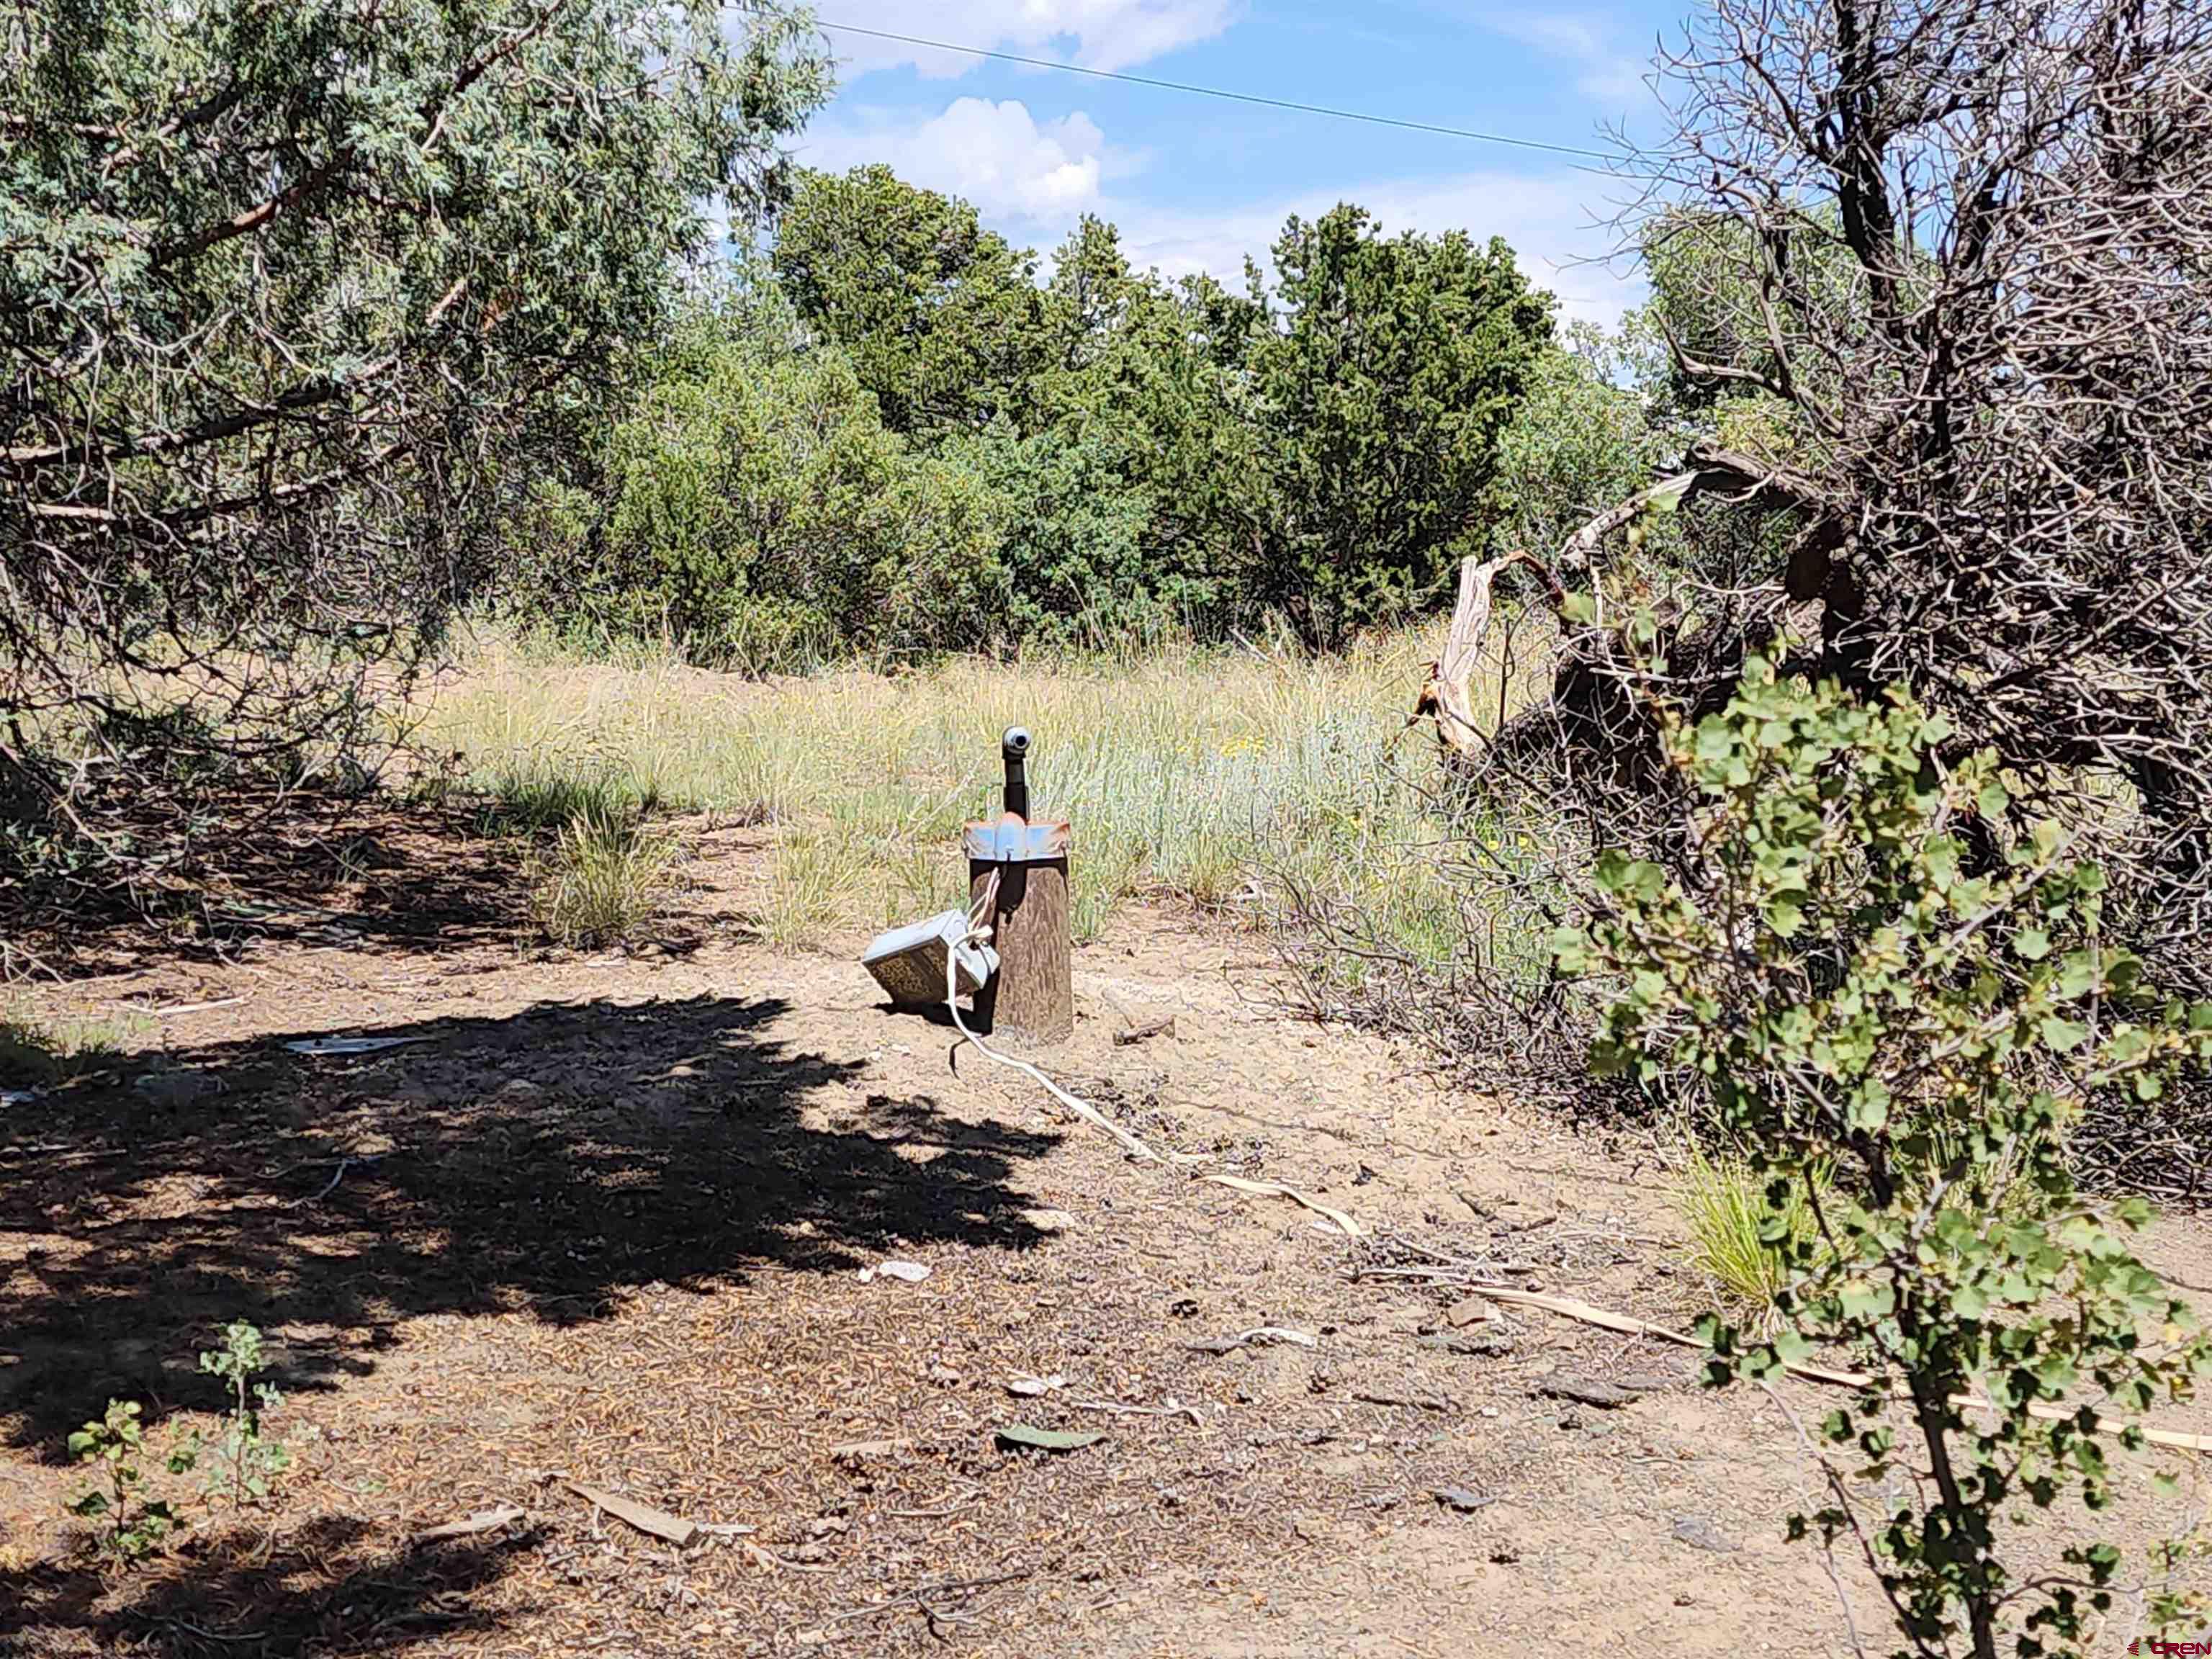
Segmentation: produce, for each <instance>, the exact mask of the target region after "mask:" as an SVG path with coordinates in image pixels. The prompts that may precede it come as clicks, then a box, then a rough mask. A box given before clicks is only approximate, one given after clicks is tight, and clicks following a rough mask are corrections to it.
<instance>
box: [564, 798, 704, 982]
mask: <svg viewBox="0 0 2212 1659" xmlns="http://www.w3.org/2000/svg"><path fill="white" fill-rule="evenodd" d="M677 854H678V847H677V843H676V838H675V837H674V836H670V835H666V834H665V833H663V832H661V831H659V830H656V829H653V828H651V827H650V826H649V825H647V823H645V822H644V819H643V818H642V817H641V814H640V812H639V811H638V810H637V809H636V808H635V806H631V805H627V804H625V803H621V802H615V803H611V804H599V805H586V806H583V807H580V808H579V809H578V810H577V811H576V812H575V814H574V816H573V817H570V818H569V820H568V823H565V824H563V825H562V827H561V830H560V833H559V835H558V836H556V838H555V840H554V842H553V845H552V847H551V848H550V850H549V851H548V852H547V853H546V854H544V857H543V858H542V859H540V860H537V861H536V864H535V867H534V869H533V871H532V875H533V878H534V880H533V887H532V894H531V912H532V917H533V918H534V920H535V921H536V922H537V924H538V929H539V931H540V932H542V933H544V935H545V937H546V938H548V939H552V940H554V941H555V942H556V943H557V944H561V945H568V946H569V947H570V948H572V949H579V950H585V949H594V948H597V947H599V946H600V945H618V944H623V943H625V942H627V941H629V940H631V939H635V938H637V937H638V936H640V934H641V933H642V932H643V931H644V929H645V928H646V927H647V924H648V923H650V922H651V921H652V920H653V916H654V915H657V914H658V913H659V909H660V908H661V904H662V902H663V901H664V900H665V898H666V896H667V895H668V891H669V889H670V887H671V885H672V884H673V882H674V878H675V867H676V860H677Z"/></svg>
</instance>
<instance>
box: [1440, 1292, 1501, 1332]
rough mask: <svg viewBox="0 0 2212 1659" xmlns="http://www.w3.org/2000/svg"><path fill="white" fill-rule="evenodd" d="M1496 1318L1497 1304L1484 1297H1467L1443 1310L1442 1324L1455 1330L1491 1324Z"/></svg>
mask: <svg viewBox="0 0 2212 1659" xmlns="http://www.w3.org/2000/svg"><path fill="white" fill-rule="evenodd" d="M1497 1318H1498V1304H1496V1303H1495V1302H1492V1300H1491V1299H1490V1298H1489V1297H1486V1296H1470V1297H1465V1298H1463V1299H1462V1300H1461V1301H1458V1302H1455V1303H1453V1304H1451V1306H1450V1307H1449V1308H1447V1309H1446V1310H1444V1322H1445V1323H1446V1324H1448V1325H1451V1326H1453V1327H1455V1328H1456V1327H1458V1326H1461V1325H1488V1324H1492V1323H1495V1322H1496V1321H1497Z"/></svg>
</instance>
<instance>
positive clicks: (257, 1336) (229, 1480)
mask: <svg viewBox="0 0 2212 1659" xmlns="http://www.w3.org/2000/svg"><path fill="white" fill-rule="evenodd" d="M265 1364H266V1350H265V1348H264V1345H263V1342H262V1338H261V1333H260V1331H259V1330H258V1329H257V1328H255V1327H254V1326H252V1325H250V1324H248V1323H247V1322H246V1321H245V1320H242V1319H239V1320H234V1321H232V1322H230V1323H229V1324H228V1325H226V1326H225V1327H224V1328H223V1332H222V1346H221V1347H220V1348H216V1349H212V1350H209V1351H206V1352H202V1353H201V1355H200V1370H203V1371H205V1372H207V1373H209V1374H210V1375H211V1376H219V1377H221V1378H222V1381H223V1384H224V1386H225V1388H226V1389H228V1391H229V1395H230V1407H229V1412H228V1415H227V1417H226V1418H225V1419H224V1423H223V1429H222V1438H221V1439H219V1440H217V1441H216V1443H214V1444H213V1445H212V1446H210V1447H205V1448H203V1449H205V1450H206V1451H208V1453H209V1454H210V1456H211V1457H212V1458H213V1459H214V1461H215V1464H216V1467H215V1468H214V1469H212V1470H210V1472H209V1474H208V1477H207V1482H206V1486H205V1488H204V1490H206V1491H208V1492H210V1493H212V1492H228V1493H229V1495H230V1504H231V1507H232V1508H233V1509H243V1508H244V1507H245V1506H246V1500H247V1499H249V1498H252V1499H257V1500H258V1499H259V1498H266V1497H267V1496H268V1495H269V1488H270V1483H271V1482H273V1481H274V1480H276V1477H277V1476H278V1475H280V1474H283V1472H284V1471H285V1470H286V1469H288V1468H290V1467H291V1466H292V1454H291V1452H290V1451H289V1449H286V1447H285V1445H284V1443H283V1441H281V1440H277V1439H274V1438H272V1437H269V1436H267V1435H264V1434H263V1433H262V1431H261V1413H264V1412H269V1411H275V1410H276V1408H277V1407H279V1406H281V1405H283V1403H284V1396H283V1395H282V1394H281V1393H279V1392H278V1391H277V1389H276V1386H275V1385H274V1384H272V1383H263V1382H258V1381H257V1380H256V1379H257V1377H258V1376H259V1374H260V1372H261V1371H262V1370H263V1369H264V1366H265Z"/></svg>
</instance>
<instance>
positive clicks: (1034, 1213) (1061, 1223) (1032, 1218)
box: [1022, 1206, 1075, 1233]
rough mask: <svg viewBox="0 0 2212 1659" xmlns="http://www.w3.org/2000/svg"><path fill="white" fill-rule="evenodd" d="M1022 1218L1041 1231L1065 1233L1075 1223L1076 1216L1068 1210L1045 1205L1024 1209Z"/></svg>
mask: <svg viewBox="0 0 2212 1659" xmlns="http://www.w3.org/2000/svg"><path fill="white" fill-rule="evenodd" d="M1022 1219H1023V1220H1024V1221H1026V1222H1028V1223H1029V1224H1030V1226H1032V1227H1034V1228H1036V1230H1037V1231H1039V1232H1041V1233H1064V1232H1066V1231H1067V1230H1068V1229H1069V1228H1070V1227H1073V1225H1075V1218H1074V1217H1073V1216H1072V1215H1070V1214H1069V1213H1068V1212H1066V1211H1065V1210H1054V1209H1050V1208H1047V1207H1045V1206H1036V1207H1035V1208H1031V1209H1027V1210H1024V1211H1023V1212H1022Z"/></svg>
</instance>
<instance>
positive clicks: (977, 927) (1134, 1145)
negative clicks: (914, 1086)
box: [945, 871, 1166, 1164]
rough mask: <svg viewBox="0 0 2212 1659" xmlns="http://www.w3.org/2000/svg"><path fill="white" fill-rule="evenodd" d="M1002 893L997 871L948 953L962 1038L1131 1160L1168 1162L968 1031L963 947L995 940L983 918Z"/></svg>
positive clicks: (948, 989)
mask: <svg viewBox="0 0 2212 1659" xmlns="http://www.w3.org/2000/svg"><path fill="white" fill-rule="evenodd" d="M998 891H999V877H998V872H995V871H994V872H992V875H991V881H990V884H989V885H988V886H987V887H986V888H984V890H983V896H982V897H981V899H980V900H978V901H977V902H976V904H975V908H973V909H971V910H970V911H969V913H968V932H967V933H966V935H965V936H964V937H963V939H961V940H960V941H959V944H957V945H952V946H951V947H950V948H949V949H947V950H946V951H945V1006H946V1007H947V1008H949V1009H951V1011H952V1023H953V1024H955V1025H956V1026H957V1027H958V1028H959V1030H960V1035H961V1036H963V1037H966V1038H967V1039H968V1041H969V1042H972V1043H974V1044H975V1047H976V1048H980V1049H981V1050H982V1052H983V1058H984V1059H986V1060H996V1061H997V1062H998V1063H999V1064H1000V1065H1001V1066H1012V1067H1013V1068H1014V1070H1016V1071H1018V1072H1026V1073H1029V1075H1030V1076H1031V1077H1033V1078H1035V1079H1036V1080H1037V1081H1038V1082H1039V1083H1042V1085H1044V1086H1045V1087H1046V1088H1047V1089H1048V1090H1049V1091H1051V1093H1052V1097H1053V1098H1054V1100H1057V1101H1059V1102H1060V1104H1061V1105H1063V1106H1065V1107H1066V1108H1067V1109H1068V1110H1069V1111H1071V1112H1073V1113H1074V1114H1075V1115H1076V1116H1078V1117H1079V1118H1081V1119H1082V1120H1083V1121H1085V1122H1086V1123H1095V1124H1097V1126H1098V1127H1100V1128H1102V1129H1103V1130H1105V1131H1106V1133H1108V1134H1109V1135H1111V1136H1113V1137H1114V1139H1116V1140H1118V1141H1120V1142H1121V1145H1122V1146H1124V1147H1126V1148H1127V1149H1128V1152H1129V1154H1130V1156H1131V1157H1133V1158H1143V1159H1144V1160H1145V1161H1146V1163H1148V1164H1160V1163H1164V1162H1166V1160H1165V1159H1164V1158H1161V1157H1160V1155H1159V1154H1158V1152H1154V1151H1153V1150H1152V1148H1151V1147H1150V1146H1146V1145H1145V1143H1144V1142H1143V1141H1141V1140H1139V1139H1137V1137H1136V1136H1134V1135H1133V1134H1131V1133H1129V1132H1128V1131H1127V1129H1124V1128H1123V1127H1121V1125H1120V1124H1118V1123H1115V1122H1114V1121H1111V1120H1110V1119H1109V1118H1108V1117H1107V1116H1106V1115H1105V1114H1104V1113H1103V1112H1101V1111H1100V1110H1099V1109H1097V1107H1096V1106H1093V1105H1092V1104H1091V1103H1090V1102H1089V1101H1087V1100H1083V1099H1080V1098H1079V1097H1076V1096H1074V1095H1072V1094H1070V1093H1068V1092H1067V1091H1066V1090H1065V1089H1063V1088H1061V1087H1060V1085H1058V1084H1057V1083H1054V1081H1053V1080H1052V1079H1050V1078H1048V1077H1047V1076H1046V1075H1045V1074H1044V1073H1042V1072H1040V1071H1039V1070H1037V1068H1036V1066H1032V1065H1030V1063H1029V1061H1027V1060H1016V1059H1014V1058H1013V1057H1012V1055H1011V1054H1000V1052H999V1051H998V1050H997V1049H995V1048H993V1047H991V1045H990V1044H989V1043H987V1042H984V1041H983V1039H982V1038H981V1037H979V1036H976V1035H975V1033H974V1032H973V1031H971V1030H969V1029H968V1023H967V1022H966V1021H965V1020H963V1019H962V1018H960V1001H959V997H960V945H966V944H969V942H971V941H973V940H976V939H989V938H990V937H991V930H990V928H989V927H987V926H984V925H983V924H982V921H981V918H982V917H983V916H985V915H989V914H990V909H991V905H992V902H993V901H994V899H996V898H997V896H998Z"/></svg>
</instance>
